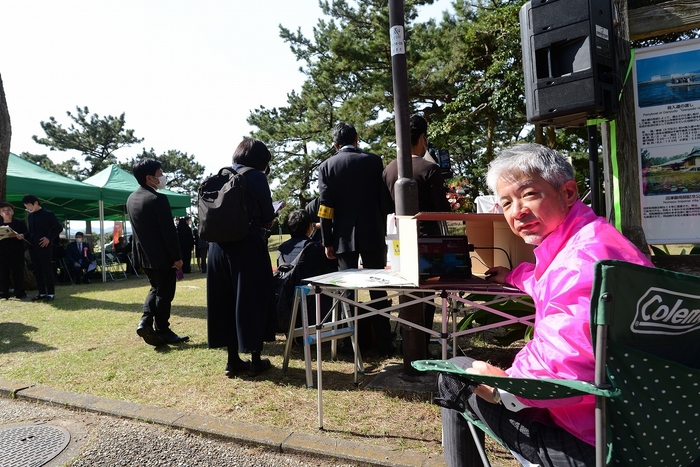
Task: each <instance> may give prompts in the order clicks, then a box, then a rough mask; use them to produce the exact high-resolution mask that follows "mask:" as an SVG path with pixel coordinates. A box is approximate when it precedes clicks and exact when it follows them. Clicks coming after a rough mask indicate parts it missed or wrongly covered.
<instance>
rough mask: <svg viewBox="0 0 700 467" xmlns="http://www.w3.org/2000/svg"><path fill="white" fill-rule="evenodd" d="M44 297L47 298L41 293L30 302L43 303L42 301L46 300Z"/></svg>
mask: <svg viewBox="0 0 700 467" xmlns="http://www.w3.org/2000/svg"><path fill="white" fill-rule="evenodd" d="M46 297H48V295H46V294H45V293H41V294H39V295H37V296H36V297H34V298H32V301H33V302H43V301H44V300H46Z"/></svg>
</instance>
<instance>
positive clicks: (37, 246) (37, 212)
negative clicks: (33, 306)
mask: <svg viewBox="0 0 700 467" xmlns="http://www.w3.org/2000/svg"><path fill="white" fill-rule="evenodd" d="M22 204H24V208H25V209H26V210H27V212H29V215H28V216H27V224H28V226H29V235H28V239H29V243H31V245H32V246H31V248H30V249H29V255H30V257H31V259H32V267H33V268H34V269H33V272H34V277H35V278H36V286H37V288H38V289H39V294H38V295H37V296H36V297H34V298H32V301H33V302H50V301H52V300H53V299H54V292H55V283H54V272H55V271H54V267H53V264H52V262H51V261H52V259H53V247H54V242H55V241H56V240H57V239H58V235H59V234H60V233H61V232H62V231H63V226H62V225H61V223H60V222H58V219H57V218H56V215H55V214H54V213H53V212H51V211H49V210H48V209H44V208H42V207H41V203H40V202H39V198H37V197H36V196H34V195H27V196H25V197H24V198H22Z"/></svg>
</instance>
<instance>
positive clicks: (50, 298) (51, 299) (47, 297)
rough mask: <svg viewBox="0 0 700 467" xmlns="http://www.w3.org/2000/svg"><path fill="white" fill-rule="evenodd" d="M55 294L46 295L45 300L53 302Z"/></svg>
mask: <svg viewBox="0 0 700 467" xmlns="http://www.w3.org/2000/svg"><path fill="white" fill-rule="evenodd" d="M53 299H54V296H53V295H47V296H45V297H44V301H45V302H53Z"/></svg>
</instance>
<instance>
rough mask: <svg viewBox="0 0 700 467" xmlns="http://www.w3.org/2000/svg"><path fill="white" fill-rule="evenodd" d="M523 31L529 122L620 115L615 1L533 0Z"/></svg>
mask: <svg viewBox="0 0 700 467" xmlns="http://www.w3.org/2000/svg"><path fill="white" fill-rule="evenodd" d="M520 30H521V37H522V47H523V69H524V72H525V105H526V110H527V120H528V121H529V122H530V123H541V124H545V125H552V126H565V127H571V126H582V125H585V124H586V120H587V119H589V118H593V117H610V116H612V115H614V114H616V113H617V111H618V95H619V93H620V85H621V81H622V80H621V78H620V76H619V73H618V64H617V61H616V60H615V44H614V42H615V34H614V28H613V6H612V0H531V1H529V2H527V3H526V4H525V5H523V7H522V8H521V9H520Z"/></svg>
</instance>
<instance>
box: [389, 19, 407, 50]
mask: <svg viewBox="0 0 700 467" xmlns="http://www.w3.org/2000/svg"><path fill="white" fill-rule="evenodd" d="M389 37H390V38H391V56H392V57H393V56H394V55H398V54H405V53H406V43H405V42H404V40H403V26H392V27H391V29H389Z"/></svg>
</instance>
